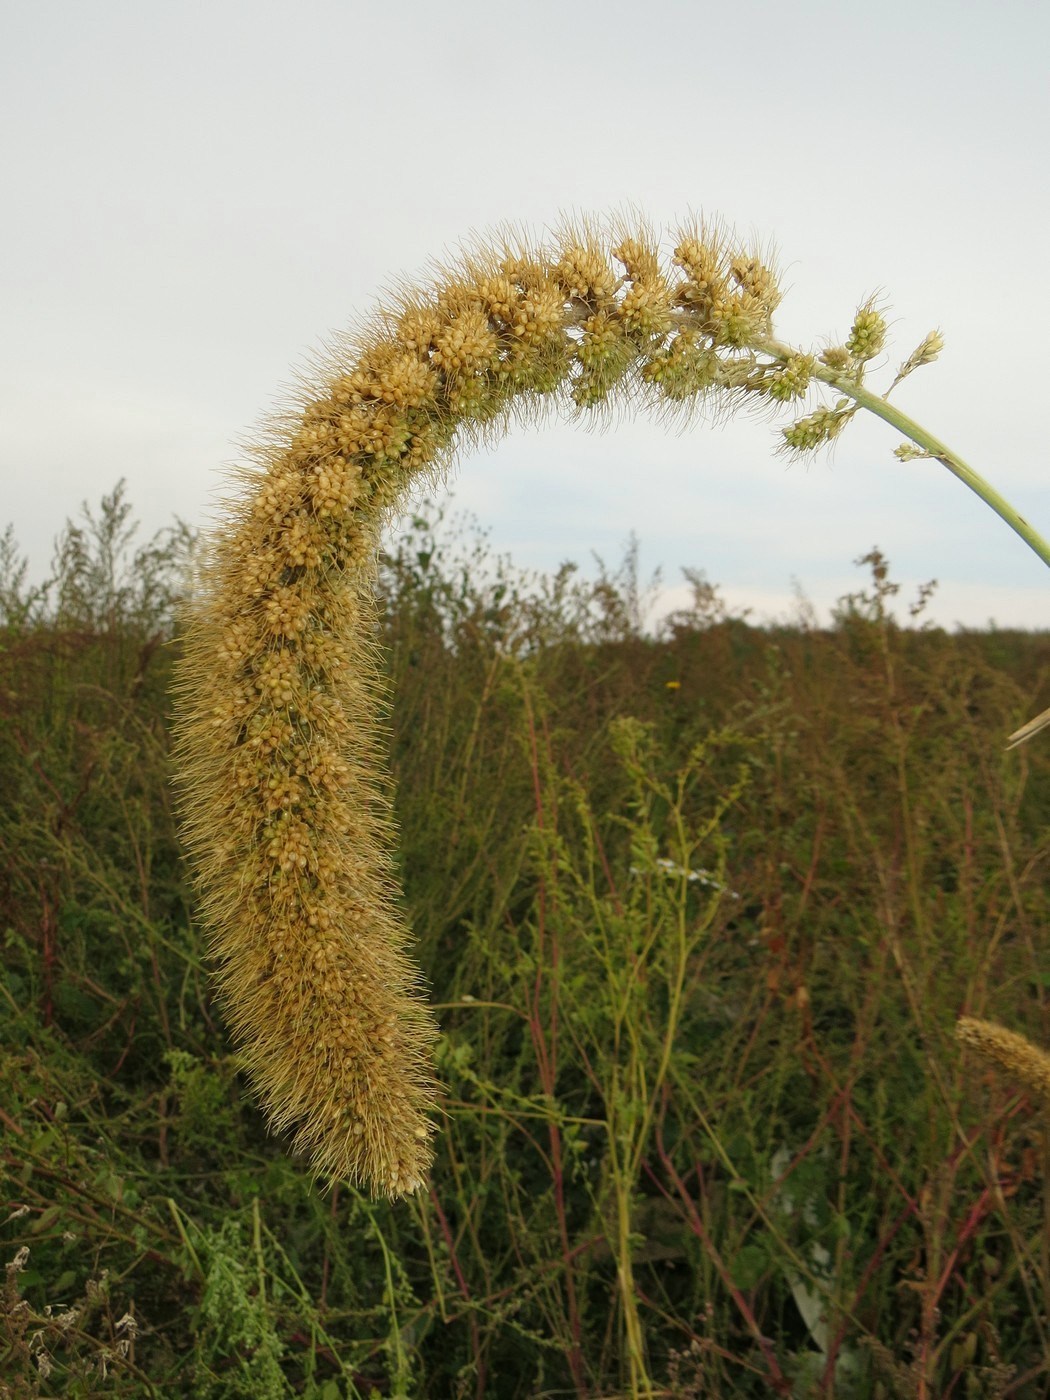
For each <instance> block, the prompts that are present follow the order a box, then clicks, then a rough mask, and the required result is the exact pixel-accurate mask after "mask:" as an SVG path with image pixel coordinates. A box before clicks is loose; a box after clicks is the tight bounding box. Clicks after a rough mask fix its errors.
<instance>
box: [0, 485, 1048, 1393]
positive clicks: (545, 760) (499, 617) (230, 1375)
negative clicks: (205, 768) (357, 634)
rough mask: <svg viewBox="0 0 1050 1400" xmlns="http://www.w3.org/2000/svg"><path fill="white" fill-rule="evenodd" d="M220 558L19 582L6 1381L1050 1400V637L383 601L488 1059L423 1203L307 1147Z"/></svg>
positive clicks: (397, 729) (10, 763)
mask: <svg viewBox="0 0 1050 1400" xmlns="http://www.w3.org/2000/svg"><path fill="white" fill-rule="evenodd" d="M190 546H191V540H190V537H189V535H188V533H187V532H186V531H184V530H181V529H177V530H173V531H171V532H167V533H166V534H165V535H163V536H161V537H158V538H157V539H156V540H154V541H152V542H151V543H150V544H148V545H147V546H145V547H143V548H139V549H136V548H135V547H134V542H133V539H132V533H131V515H130V510H129V506H128V503H127V501H126V500H125V499H124V497H123V495H122V493H121V492H120V490H119V489H118V490H117V491H116V492H114V493H113V495H111V496H109V497H107V498H106V499H105V500H104V501H103V503H102V506H101V508H100V509H99V510H97V511H95V512H94V513H89V514H88V515H87V516H86V517H85V518H84V519H83V520H82V521H81V522H80V523H78V524H76V525H70V526H67V528H66V530H65V532H64V534H63V535H62V537H61V538H60V541H59V547H58V550H57V553H56V561H55V567H54V571H53V575H52V577H51V579H50V581H49V583H48V584H47V585H46V586H44V587H41V588H30V587H28V585H27V584H26V582H25V576H24V574H23V575H20V573H19V560H18V553H17V549H16V546H15V542H14V540H13V539H12V538H11V537H10V535H9V536H8V537H7V540H6V543H5V546H4V551H3V559H2V560H0V565H2V571H0V793H2V799H0V927H2V929H3V935H4V959H3V982H2V990H3V1001H4V1007H3V1015H2V1017H0V1047H2V1054H0V1074H2V1087H0V1121H2V1130H3V1137H2V1144H3V1159H2V1160H3V1182H4V1186H3V1206H4V1211H3V1221H4V1224H3V1231H4V1242H3V1249H4V1263H5V1264H6V1283H5V1285H4V1306H3V1316H4V1323H3V1329H4V1330H3V1340H2V1353H0V1394H4V1395H6V1396H8V1397H11V1398H12V1400H21V1397H29V1396H35V1395H40V1396H76V1397H96V1396H98V1397H102V1396H106V1397H121V1396H123V1397H135V1400H139V1397H143V1398H144V1397H147V1396H150V1397H162V1396H163V1397H172V1396H185V1397H194V1400H235V1398H236V1400H270V1397H273V1398H274V1400H276V1397H284V1396H303V1397H310V1398H311V1400H342V1397H347V1398H348V1400H349V1397H371V1396H383V1397H416V1396H418V1397H433V1398H434V1400H437V1397H445V1396H449V1397H478V1400H481V1397H498V1400H504V1398H505V1400H518V1398H519V1397H520V1400H525V1398H526V1397H529V1398H530V1400H532V1397H541V1396H547V1397H555V1396H558V1397H568V1396H573V1397H579V1398H580V1400H583V1397H590V1400H599V1397H605V1398H609V1397H613V1396H674V1397H689V1396H716V1397H733V1396H740V1397H747V1396H767V1395H771V1394H782V1395H794V1396H799V1397H806V1396H815V1397H829V1398H830V1397H838V1400H854V1397H856V1400H861V1398H862V1397H863V1398H865V1400H866V1397H878V1396H882V1397H896V1396H903V1397H931V1398H932V1397H947V1396H956V1397H960V1400H961V1398H962V1397H975V1396H980V1397H989V1398H990V1397H1006V1396H1016V1397H1034V1396H1042V1395H1048V1394H1050V1320H1048V1317H1047V1298H1048V1296H1050V1220H1048V1211H1047V1194H1046V1186H1045V1183H1046V1173H1047V1169H1048V1150H1047V1139H1046V1116H1045V1115H1046V1106H1045V1105H1043V1104H1040V1103H1039V1102H1037V1101H1036V1100H1035V1099H1034V1098H1033V1097H1032V1096H1031V1095H1029V1094H1026V1093H1025V1091H1024V1090H1023V1088H1022V1087H1020V1086H1019V1085H1018V1084H1016V1083H1014V1082H1011V1080H1010V1078H1009V1077H1008V1076H1006V1075H1003V1074H1000V1073H997V1072H995V1071H992V1070H989V1069H987V1068H986V1066H985V1065H984V1064H983V1063H981V1062H979V1061H977V1060H975V1059H974V1058H973V1057H972V1056H971V1055H969V1054H968V1053H967V1052H965V1051H964V1050H962V1049H961V1048H960V1046H959V1045H958V1044H957V1042H956V1040H955V1038H954V1027H955V1023H956V1020H957V1018H958V1017H959V1016H960V1015H962V1014H970V1015H974V1016H978V1017H982V1018H987V1019H989V1020H993V1021H998V1022H1001V1023H1003V1024H1004V1025H1007V1026H1009V1027H1011V1028H1013V1029H1014V1030H1017V1031H1020V1032H1023V1033H1025V1034H1026V1035H1027V1036H1028V1037H1029V1038H1030V1039H1031V1040H1032V1041H1034V1042H1035V1043H1036V1044H1042V1045H1050V1011H1048V995H1050V959H1048V956H1047V932H1046V930H1047V903H1048V883H1047V860H1048V856H1050V840H1048V831H1050V749H1048V747H1047V745H1046V744H1043V743H1041V742H1039V741H1038V740H1037V741H1035V742H1033V743H1032V744H1030V745H1027V746H1026V747H1024V748H1021V749H1018V750H1015V751H1012V752H1009V753H1007V752H1005V751H1004V746H1003V741H1004V738H1005V736H1006V735H1007V734H1009V733H1010V732H1011V730H1013V729H1016V728H1017V726H1018V725H1019V724H1021V723H1022V722H1023V721H1024V720H1026V719H1028V718H1029V717H1030V715H1031V714H1032V713H1034V712H1035V711H1036V710H1038V709H1040V708H1042V707H1043V706H1046V705H1048V704H1050V637H1048V636H1047V635H1044V634H1024V633H1016V632H1003V631H992V630H990V631H986V632H972V633H957V634H947V633H945V632H943V631H940V630H938V629H936V628H934V627H929V626H927V627H923V626H922V625H921V624H922V615H921V608H922V603H923V599H922V597H920V598H918V599H916V600H914V607H915V608H916V609H917V610H918V615H917V617H916V618H915V619H914V621H915V622H916V624H917V625H916V626H914V627H908V628H902V627H900V626H898V625H897V624H896V623H895V622H894V620H893V618H892V616H891V611H890V610H891V607H892V606H893V605H895V604H896V605H901V606H903V605H904V604H906V603H907V602H910V601H912V600H902V599H900V598H895V597H894V594H895V585H894V584H893V582H892V578H891V575H890V573H889V567H888V564H887V562H886V561H885V560H884V559H883V558H882V556H881V555H880V554H879V553H878V552H877V551H873V552H872V553H871V554H870V555H869V556H868V557H867V558H866V559H865V560H864V561H862V572H861V573H859V574H858V586H857V591H856V593H855V594H853V595H851V596H850V597H848V598H846V599H843V600H842V602H841V605H840V607H839V610H838V613H837V616H836V621H835V625H834V626H833V627H831V628H830V629H825V630H821V629H819V628H818V627H816V626H815V625H814V624H813V623H812V621H811V620H807V619H806V617H805V616H804V615H800V618H799V620H798V622H797V623H796V624H795V625H793V626H785V627H780V628H756V627H754V626H751V625H749V624H748V622H747V621H746V620H745V619H740V618H734V617H732V616H729V615H727V613H726V611H725V609H724V608H723V607H722V606H721V605H720V603H719V599H718V594H717V590H715V589H712V588H711V587H710V586H708V585H707V584H706V583H705V581H704V580H703V578H702V577H701V576H700V575H696V576H695V578H694V584H695V590H694V591H695V606H694V607H693V608H692V609H690V610H686V611H684V612H682V613H680V614H677V615H675V616H673V617H672V618H670V619H668V620H667V622H666V623H665V624H664V625H663V627H662V629H661V630H660V631H659V633H658V634H657V635H655V636H654V635H651V634H648V633H647V632H646V631H645V629H644V627H643V620H644V589H643V588H642V587H641V585H640V583H639V580H638V578H637V571H636V568H635V560H634V557H633V555H632V554H630V553H629V554H628V556H627V558H626V560H625V562H624V565H623V566H622V567H619V568H616V569H603V570H602V571H601V574H600V577H599V578H598V580H597V582H593V581H592V582H588V581H586V580H584V579H583V578H582V577H581V576H580V575H579V574H577V573H574V572H573V571H572V570H570V569H568V568H566V569H565V570H563V571H562V572H561V573H560V574H559V575H558V576H557V577H556V578H553V579H537V578H527V577H524V576H522V575H521V574H520V573H518V572H517V571H516V570H515V569H514V568H513V566H511V565H510V564H509V563H507V562H506V561H503V560H500V559H495V558H493V557H492V556H491V554H489V553H488V551H487V549H486V546H485V544H484V541H483V539H478V538H476V537H467V538H463V537H462V536H459V537H456V536H454V535H452V534H450V532H449V531H448V530H447V529H446V528H445V527H444V526H440V525H438V523H437V522H436V519H435V517H434V514H433V513H429V514H428V512H427V511H426V510H425V509H424V510H423V514H422V515H420V516H417V517H415V518H414V519H413V520H412V521H411V522H410V524H409V527H408V529H407V530H406V531H405V532H404V533H403V534H402V535H401V536H400V538H399V540H398V541H397V542H396V544H395V545H394V546H393V547H392V552H391V553H390V554H388V555H387V556H386V557H385V558H384V561H383V565H382V570H381V586H382V587H381V595H382V596H381V605H380V607H379V609H378V611H377V613H376V617H375V631H376V643H377V645H378V646H380V647H381V650H382V654H383V656H384V657H385V658H386V664H387V666H388V671H389V694H388V705H389V711H388V718H387V725H388V737H389V750H390V757H391V763H392V769H393V773H394V779H395V784H396V797H395V802H396V811H397V819H398V823H399V827H400V838H399V847H398V849H399V861H400V868H399V870H398V872H397V873H398V875H399V877H400V879H401V880H402V881H403V886H404V890H405V900H406V904H407V915H408V919H409V921H410V923H411V926H412V927H413V929H414V930H415V932H416V934H417V936H418V948H417V952H418V956H419V959H420V962H421V964H422V966H423V968H424V971H425V974H426V977H427V979H428V984H429V991H430V999H431V1001H432V1004H433V1005H434V1007H435V1008H436V1014H437V1016H438V1019H439V1021H440V1025H441V1037H440V1040H439V1043H438V1056H437V1060H438V1063H437V1068H438V1072H439V1074H440V1077H441V1080H442V1083H443V1086H444V1089H443V1094H442V1100H441V1102H442V1110H443V1115H444V1117H443V1121H442V1123H441V1125H440V1133H439V1136H438V1137H437V1139H436V1164H435V1168H434V1171H433V1174H432V1176H431V1178H430V1180H429V1182H428V1183H427V1184H426V1185H425V1186H424V1188H423V1189H422V1190H421V1191H420V1192H419V1193H417V1194H415V1195H412V1196H409V1197H408V1198H407V1199H405V1200H402V1201H400V1202H397V1203H393V1204H392V1203H389V1202H386V1201H382V1202H375V1201H372V1200H370V1199H369V1197H368V1196H367V1195H366V1194H363V1193H361V1192H359V1191H357V1190H354V1189H352V1188H350V1187H349V1186H348V1185H346V1184H345V1183H343V1184H338V1185H335V1186H333V1187H331V1188H330V1189H325V1188H324V1186H323V1185H318V1184H316V1183H315V1182H313V1181H312V1179H311V1174H310V1169H309V1166H308V1164H307V1163H306V1162H305V1161H304V1160H303V1159H301V1158H297V1157H296V1156H295V1155H293V1154H292V1153H290V1151H289V1150H288V1143H287V1141H286V1140H282V1139H280V1138H278V1137H274V1136H272V1135H270V1134H268V1132H267V1131H266V1128H265V1126H264V1124H263V1121H262V1118H261V1116H260V1114H259V1112H258V1110H257V1108H256V1107H255V1106H254V1104H253V1103H252V1102H251V1101H250V1100H249V1099H248V1098H247V1097H246V1095H245V1089H244V1082H243V1078H242V1076H241V1074H240V1072H239V1063H238V1054H237V1052H236V1050H235V1049H234V1048H233V1047H232V1043H231V1041H230V1040H229V1038H228V1035H227V1032H226V1030H225V1029H224V1024H223V1021H222V1019H221V1016H220V1014H219V1012H218V1011H217V1009H216V1007H215V1005H214V1003H213V999H212V990H211V984H210V982H209V975H208V965H207V957H206V952H205V948H204V943H203V937H202V934H201V933H200V931H199V929H198V926H197V924H196V923H195V919H194V895H193V891H192V889H191V887H190V885H189V881H188V876H187V874H186V867H185V864H184V861H183V857H182V853H181V851H180V845H179V841H178V838H177V836H176V829H175V821H174V817H173V811H172V798H171V786H170V757H169V719H170V710H171V700H170V689H169V687H170V680H171V673H172V667H173V664H174V662H175V659H176V657H177V655H178V652H179V638H178V635H177V634H176V630H175V627H174V623H173V615H174V613H173V609H174V604H175V601H176V598H177V596H178V594H179V592H180V589H181V588H182V579H183V577H184V568H185V562H186V557H187V554H188V551H189V549H190Z"/></svg>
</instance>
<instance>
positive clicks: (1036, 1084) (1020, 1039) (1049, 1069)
mask: <svg viewBox="0 0 1050 1400" xmlns="http://www.w3.org/2000/svg"><path fill="white" fill-rule="evenodd" d="M955 1035H956V1039H957V1040H958V1041H959V1043H960V1044H961V1045H965V1046H966V1047H967V1048H968V1049H970V1050H974V1051H976V1053H977V1054H978V1055H980V1056H981V1057H982V1059H985V1060H988V1061H990V1062H991V1063H992V1064H995V1065H998V1066H999V1067H1000V1068H1001V1069H1004V1070H1006V1072H1007V1074H1009V1075H1011V1076H1012V1077H1013V1078H1014V1079H1016V1080H1018V1082H1019V1083H1021V1084H1023V1085H1024V1087H1025V1088H1026V1089H1027V1090H1028V1091H1029V1093H1031V1094H1032V1095H1033V1096H1034V1097H1035V1098H1036V1099H1038V1100H1039V1103H1040V1106H1041V1108H1043V1109H1047V1108H1050V1055H1048V1054H1047V1053H1046V1051H1045V1050H1040V1048H1039V1047H1038V1045H1033V1044H1032V1042H1031V1041H1030V1040H1028V1039H1026V1037H1025V1036H1023V1035H1019V1034H1018V1032H1017V1031H1009V1030H1007V1029H1006V1027H1005V1026H999V1025H996V1024H995V1022H994V1021H980V1020H978V1019H977V1018H976V1017H974V1016H960V1018H959V1020H958V1022H957V1023H956V1026H955Z"/></svg>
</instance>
